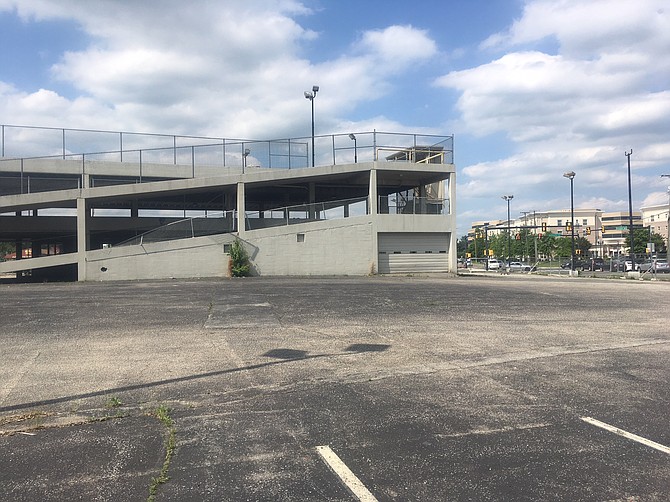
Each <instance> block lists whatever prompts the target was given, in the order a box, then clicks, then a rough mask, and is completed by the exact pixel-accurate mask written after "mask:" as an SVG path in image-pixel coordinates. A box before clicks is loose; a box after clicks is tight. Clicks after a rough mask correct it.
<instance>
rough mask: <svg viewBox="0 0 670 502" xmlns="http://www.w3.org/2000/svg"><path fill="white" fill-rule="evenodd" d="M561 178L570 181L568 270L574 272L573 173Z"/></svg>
mask: <svg viewBox="0 0 670 502" xmlns="http://www.w3.org/2000/svg"><path fill="white" fill-rule="evenodd" d="M563 177H565V178H568V179H569V180H570V237H571V239H572V254H571V255H570V270H571V271H573V272H574V271H575V191H574V184H573V183H574V179H575V172H574V171H570V172H569V173H565V174H564V175H563Z"/></svg>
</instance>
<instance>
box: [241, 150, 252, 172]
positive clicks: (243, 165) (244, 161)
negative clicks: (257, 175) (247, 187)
mask: <svg viewBox="0 0 670 502" xmlns="http://www.w3.org/2000/svg"><path fill="white" fill-rule="evenodd" d="M250 153H251V150H249V149H248V148H245V149H244V153H243V154H242V172H244V169H245V168H246V167H247V157H248V156H249V154H250Z"/></svg>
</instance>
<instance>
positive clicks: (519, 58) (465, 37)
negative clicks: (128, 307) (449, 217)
mask: <svg viewBox="0 0 670 502" xmlns="http://www.w3.org/2000/svg"><path fill="white" fill-rule="evenodd" d="M0 44H2V47H3V50H2V51H0V123H3V124H19V125H31V126H54V127H66V128H92V129H105V130H124V131H142V132H159V133H168V134H192V135H210V136H217V137H243V138H252V139H265V138H281V137H295V136H306V135H308V134H309V127H310V124H309V110H308V103H306V102H305V99H304V97H303V95H302V93H303V91H304V90H307V89H310V88H311V86H312V85H313V84H318V85H319V86H320V87H321V90H320V92H319V95H318V98H317V100H316V101H315V105H316V108H317V119H318V120H317V134H329V133H341V132H351V131H370V130H372V129H377V130H385V131H397V132H430V133H434V134H445V135H446V134H454V135H455V137H456V147H455V158H456V165H457V169H458V171H457V172H458V201H457V208H458V221H459V234H463V233H465V231H466V230H467V228H468V227H469V225H470V223H471V222H472V221H476V220H492V219H499V218H500V219H502V218H505V216H506V203H505V202H504V201H503V200H502V199H501V198H500V196H501V195H503V194H507V193H512V194H514V196H515V197H514V200H513V203H512V212H513V213H514V214H518V212H519V211H533V210H536V211H542V210H546V209H560V208H567V207H569V183H568V182H567V180H565V179H564V178H563V177H562V174H563V173H564V172H566V171H570V170H572V171H575V172H576V173H577V176H576V177H575V203H576V206H577V207H584V208H600V209H602V210H605V211H610V210H611V211H617V210H627V194H628V192H627V184H626V157H625V156H624V152H625V151H627V150H629V149H631V148H632V149H633V156H632V157H631V160H632V167H633V203H634V206H635V207H639V206H641V205H651V204H660V203H666V202H667V194H666V187H667V179H666V180H662V179H661V178H660V175H661V174H670V134H668V133H669V132H670V89H669V88H670V56H669V54H670V5H669V4H668V2H667V0H590V1H589V2H584V1H583V0H525V1H523V0H469V1H468V0H461V1H445V0H424V1H422V0H417V1H415V2H401V1H394V0H367V1H361V0H337V1H335V0H313V1H311V2H300V1H298V0H274V1H270V0H244V1H242V0H229V1H226V2H220V1H216V0H193V1H190V2H183V1H177V0H161V1H158V0H146V1H142V2H137V1H136V0H88V1H87V2H81V1H79V0H59V1H54V0H0Z"/></svg>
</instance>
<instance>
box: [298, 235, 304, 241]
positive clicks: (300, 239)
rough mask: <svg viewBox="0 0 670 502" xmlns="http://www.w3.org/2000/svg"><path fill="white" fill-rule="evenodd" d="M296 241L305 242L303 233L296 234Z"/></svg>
mask: <svg viewBox="0 0 670 502" xmlns="http://www.w3.org/2000/svg"><path fill="white" fill-rule="evenodd" d="M296 238H297V241H298V242H305V234H296Z"/></svg>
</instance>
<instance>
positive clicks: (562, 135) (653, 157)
mask: <svg viewBox="0 0 670 502" xmlns="http://www.w3.org/2000/svg"><path fill="white" fill-rule="evenodd" d="M667 7H670V6H668V5H667V2H663V1H653V0H644V1H637V0H636V1H622V0H609V1H607V0H594V1H590V2H583V1H580V0H561V1H548V0H529V1H527V2H526V5H525V8H524V11H523V14H522V16H521V18H520V19H518V20H517V21H516V22H515V23H514V24H513V25H512V26H511V27H510V29H509V30H507V31H504V32H502V33H498V34H494V35H492V36H491V37H489V38H488V39H487V40H485V41H484V42H483V43H482V48H484V49H485V50H487V51H507V52H506V53H503V54H502V55H500V56H499V57H497V58H496V59H494V60H492V61H490V62H488V63H485V64H482V65H480V66H477V67H473V68H468V69H464V70H460V71H452V72H450V73H448V74H445V75H443V76H442V77H440V78H439V79H437V80H436V85H437V86H440V87H444V88H449V89H455V90H456V91H458V92H459V93H460V97H459V99H458V101H457V104H456V107H457V110H458V111H459V113H460V114H461V123H462V125H463V127H464V128H465V130H466V131H467V132H468V133H469V134H472V135H474V136H477V137H480V138H485V137H487V136H488V135H491V134H496V133H497V134H500V133H502V134H504V135H505V136H506V137H507V138H508V140H509V142H510V144H511V145H513V150H514V153H513V155H511V156H510V157H509V158H504V159H499V160H494V161H488V162H480V163H477V164H475V165H472V166H466V167H465V168H464V169H463V170H462V173H463V175H464V176H463V177H462V178H465V179H461V180H460V181H461V183H463V185H462V186H463V188H464V190H463V191H461V192H460V193H461V194H462V195H464V197H466V199H468V198H471V197H472V198H476V197H487V198H488V197H493V196H494V195H495V194H498V193H503V192H504V191H505V190H514V191H516V192H511V193H522V194H523V197H524V199H525V200H530V201H534V204H535V205H536V206H537V207H542V208H545V209H547V208H548V207H547V204H546V202H547V201H550V202H551V201H554V200H561V198H563V199H564V198H565V195H564V194H565V191H566V187H565V186H563V185H564V183H561V181H564V180H562V178H561V175H562V173H563V172H564V171H567V170H574V171H576V172H577V173H578V176H577V177H576V178H575V187H576V194H575V195H576V202H578V204H579V206H580V207H585V205H584V204H593V205H592V206H591V207H598V208H601V209H603V210H619V209H622V207H621V206H622V205H623V204H624V202H625V201H626V200H627V199H626V196H625V193H626V169H625V157H624V155H623V154H624V151H626V150H628V149H630V148H633V149H634V156H633V158H632V166H631V167H632V170H633V190H634V198H636V196H637V194H638V193H640V192H644V191H645V190H646V189H647V187H649V186H650V185H653V183H654V179H655V177H657V174H655V172H654V171H655V170H658V169H662V168H663V166H668V164H669V163H670V138H669V137H668V136H667V131H668V130H670V91H669V90H668V84H669V83H670V59H669V58H668V57H667V54H668V52H669V51H670V9H668V8H667ZM594 20H597V22H595V21H594ZM552 40H553V41H555V42H557V51H556V52H555V53H554V52H553V51H551V50H546V51H541V50H539V49H538V48H537V46H538V45H539V46H542V47H552V45H551V43H548V42H550V41H552ZM515 49H516V50H515ZM531 49H533V50H531ZM535 193H542V194H544V197H543V199H537V198H535V196H534V194H535ZM579 193H586V194H588V195H587V196H585V197H584V198H582V197H580V196H579V195H578V194H579ZM605 193H606V194H608V195H607V196H601V195H594V194H605Z"/></svg>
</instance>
